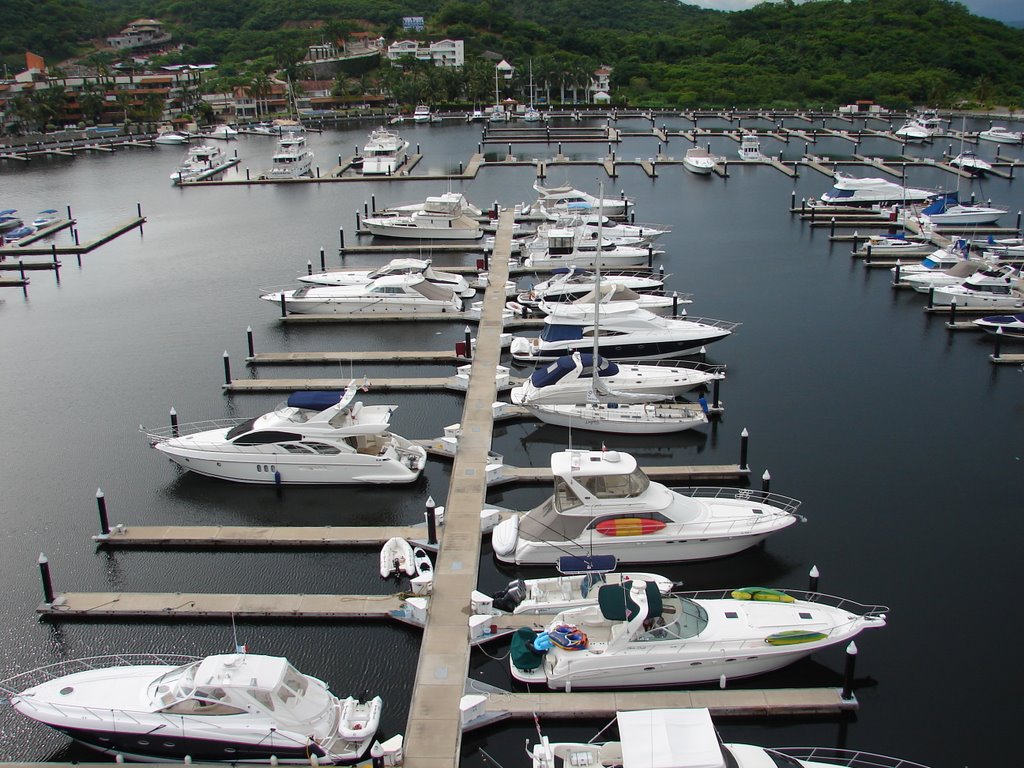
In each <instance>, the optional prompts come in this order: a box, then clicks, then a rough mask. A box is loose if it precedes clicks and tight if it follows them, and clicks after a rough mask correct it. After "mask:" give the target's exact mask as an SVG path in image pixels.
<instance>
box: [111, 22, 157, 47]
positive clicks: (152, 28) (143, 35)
mask: <svg viewBox="0 0 1024 768" xmlns="http://www.w3.org/2000/svg"><path fill="white" fill-rule="evenodd" d="M170 39H171V36H170V34H168V33H167V32H164V25H163V24H161V23H160V22H159V21H157V20H156V19H136V20H135V21H133V22H132V23H131V24H129V25H128V26H127V27H125V28H124V29H122V30H121V34H119V35H115V36H114V37H108V38H107V44H108V45H110V47H111V48H116V49H118V50H124V49H126V48H143V47H145V46H147V45H160V44H161V43H166V42H168V41H169V40H170Z"/></svg>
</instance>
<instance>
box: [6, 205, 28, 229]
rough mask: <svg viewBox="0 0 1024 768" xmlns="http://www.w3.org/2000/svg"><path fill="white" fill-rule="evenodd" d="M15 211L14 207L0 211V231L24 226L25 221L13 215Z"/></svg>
mask: <svg viewBox="0 0 1024 768" xmlns="http://www.w3.org/2000/svg"><path fill="white" fill-rule="evenodd" d="M17 212H18V211H17V210H15V209H14V208H7V209H6V210H3V211H0V233H3V232H9V231H10V230H12V229H17V228H18V227H21V226H24V224H25V222H23V221H22V220H21V219H19V218H18V217H17V216H15V215H14V214H15V213H17Z"/></svg>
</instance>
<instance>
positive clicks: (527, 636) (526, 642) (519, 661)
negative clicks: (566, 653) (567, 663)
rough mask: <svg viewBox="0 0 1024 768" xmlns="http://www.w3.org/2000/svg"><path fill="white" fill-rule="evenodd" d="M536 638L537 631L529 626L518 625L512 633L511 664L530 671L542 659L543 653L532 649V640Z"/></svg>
mask: <svg viewBox="0 0 1024 768" xmlns="http://www.w3.org/2000/svg"><path fill="white" fill-rule="evenodd" d="M536 640H537V633H536V632H534V631H533V630H532V629H530V628H529V627H520V628H519V629H517V630H516V633H515V634H514V635H512V649H511V651H510V653H511V655H512V664H514V665H515V668H516V669H521V670H523V671H524V672H531V671H533V670H535V669H536V668H537V667H539V666H540V665H541V662H542V661H544V654H542V653H538V652H537V651H536V650H535V649H534V645H533V644H534V642H535V641H536Z"/></svg>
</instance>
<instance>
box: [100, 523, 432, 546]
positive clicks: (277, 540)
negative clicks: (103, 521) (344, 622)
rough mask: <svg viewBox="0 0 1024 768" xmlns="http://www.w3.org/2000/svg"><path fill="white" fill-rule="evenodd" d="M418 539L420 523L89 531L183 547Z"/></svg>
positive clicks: (114, 539)
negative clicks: (396, 538) (395, 538)
mask: <svg viewBox="0 0 1024 768" xmlns="http://www.w3.org/2000/svg"><path fill="white" fill-rule="evenodd" d="M395 536H397V537H399V538H403V539H408V540H410V541H420V540H423V539H426V536H427V529H426V526H425V525H423V524H420V525H385V526H379V525H337V526H334V525H331V526H300V525H296V526H266V527H256V526H244V525H115V526H114V527H113V528H111V529H110V532H109V533H106V534H104V533H99V534H96V535H95V536H93V537H92V538H93V541H95V542H96V544H97V545H99V546H103V547H110V548H118V549H122V548H140V549H146V548H150V547H178V548H182V549H206V548H225V549H231V548H238V549H251V548H257V549H337V548H343V547H380V546H381V545H382V544H383V543H384V542H386V541H387V540H388V539H390V538H392V537H395Z"/></svg>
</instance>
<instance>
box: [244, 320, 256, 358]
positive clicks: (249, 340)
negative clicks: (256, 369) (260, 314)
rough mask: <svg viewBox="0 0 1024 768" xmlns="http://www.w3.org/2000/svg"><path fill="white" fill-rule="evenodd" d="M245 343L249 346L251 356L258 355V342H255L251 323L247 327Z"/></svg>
mask: <svg viewBox="0 0 1024 768" xmlns="http://www.w3.org/2000/svg"><path fill="white" fill-rule="evenodd" d="M245 343H246V346H247V347H248V348H249V357H256V344H255V343H254V342H253V338H252V326H251V325H250V326H248V327H247V328H246V329H245Z"/></svg>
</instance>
